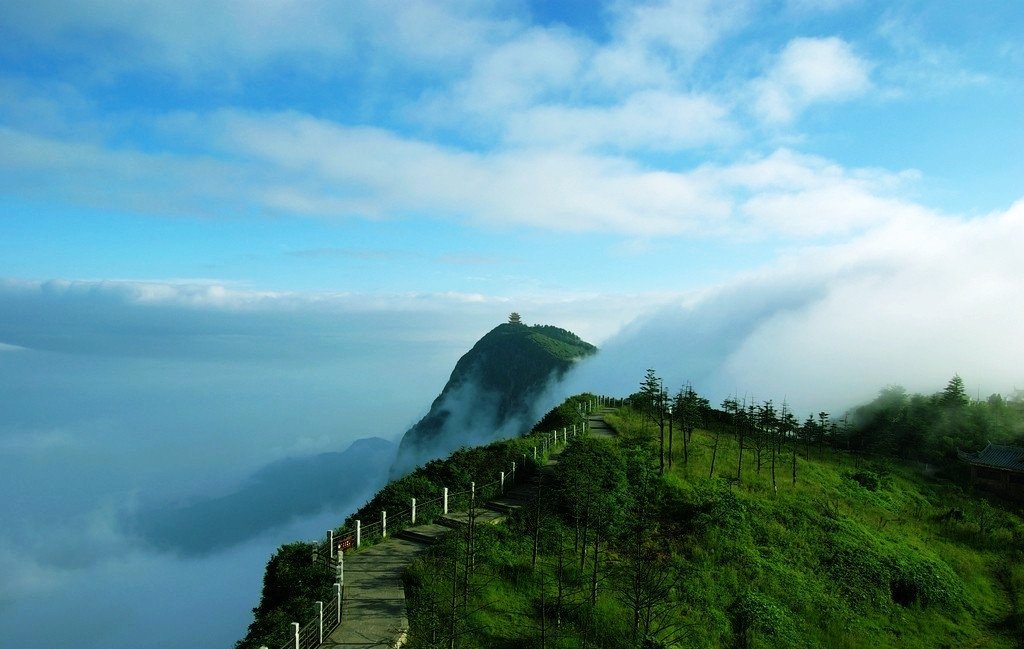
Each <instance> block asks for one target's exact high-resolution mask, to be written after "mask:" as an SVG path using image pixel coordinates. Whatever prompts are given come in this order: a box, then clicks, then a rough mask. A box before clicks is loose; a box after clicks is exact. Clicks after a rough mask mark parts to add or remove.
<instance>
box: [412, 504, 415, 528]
mask: <svg viewBox="0 0 1024 649" xmlns="http://www.w3.org/2000/svg"><path fill="white" fill-rule="evenodd" d="M412 524H413V525H415V524H416V499H415V498H413V499H412Z"/></svg>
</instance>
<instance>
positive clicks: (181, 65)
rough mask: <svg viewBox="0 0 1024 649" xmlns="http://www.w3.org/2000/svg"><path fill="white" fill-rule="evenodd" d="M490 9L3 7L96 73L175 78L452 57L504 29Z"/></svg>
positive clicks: (213, 2) (412, 2)
mask: <svg viewBox="0 0 1024 649" xmlns="http://www.w3.org/2000/svg"><path fill="white" fill-rule="evenodd" d="M500 9H501V8H500V6H497V5H495V4H493V3H485V2H477V3H473V2H454V3H453V2H449V3H438V2H428V1H422V0H405V1H403V2H363V1H358V0H355V1H351V2H345V3H333V2H324V1H322V0H271V1H267V2H260V3H250V2H238V1H237V0H182V1H181V2H174V3H166V2H125V1H123V0H117V1H114V2H106V1H102V0H86V1H84V2H76V3H74V4H70V5H69V4H67V3H63V2H52V1H48V0H41V1H40V2H33V3H22V4H19V5H17V6H12V7H11V11H8V12H6V13H5V15H6V17H7V24H8V26H9V27H10V28H12V29H14V30H15V31H16V33H19V35H20V36H21V37H22V38H25V39H27V40H29V41H33V42H37V43H40V44H43V45H45V46H47V47H50V48H53V49H55V50H57V51H70V52H74V53H75V54H76V55H79V56H82V57H84V58H85V59H86V60H88V61H89V62H90V63H91V64H92V65H91V68H92V70H97V71H98V72H97V74H98V75H100V76H102V75H104V74H105V75H119V74H122V73H125V72H134V71H137V70H139V69H143V68H149V67H152V68H157V69H160V70H164V71H170V72H172V73H173V74H175V75H177V76H178V77H179V78H181V79H184V80H203V81H204V82H209V81H211V79H216V80H218V81H220V82H224V81H225V80H226V81H227V82H229V83H234V82H235V81H237V79H236V78H235V76H236V75H239V74H245V73H248V72H251V71H253V70H254V69H256V68H258V67H260V66H264V65H268V64H273V63H276V62H287V63H289V64H290V65H294V66H297V67H298V68H299V69H302V70H303V71H304V72H305V73H311V72H313V73H317V74H327V73H333V72H338V71H340V70H344V68H345V66H347V65H351V64H352V63H353V62H356V61H363V60H364V57H365V55H366V54H367V52H372V53H373V54H374V56H373V60H372V62H373V63H374V64H378V65H379V64H381V63H384V62H391V61H393V60H399V61H402V62H403V63H404V64H407V65H411V66H412V67H417V66H427V67H431V68H436V69H442V68H443V67H444V66H451V65H462V64H464V62H465V61H466V59H467V57H469V56H471V55H472V54H474V53H475V52H477V51H478V49H479V48H480V47H481V46H482V45H483V44H485V43H486V42H488V41H490V40H492V39H495V38H503V37H507V35H508V34H509V33H510V32H511V30H512V29H513V28H514V26H515V23H514V21H512V20H510V19H508V18H505V17H503V16H502V15H501V12H500ZM439 34H443V35H444V36H443V38H440V37H439ZM310 60H316V61H317V65H316V66H312V65H310V64H309V61H310Z"/></svg>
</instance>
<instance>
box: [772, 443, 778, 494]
mask: <svg viewBox="0 0 1024 649" xmlns="http://www.w3.org/2000/svg"><path fill="white" fill-rule="evenodd" d="M775 442H776V438H772V446H771V451H772V490H773V491H774V492H775V493H779V487H778V485H777V484H776V483H775Z"/></svg>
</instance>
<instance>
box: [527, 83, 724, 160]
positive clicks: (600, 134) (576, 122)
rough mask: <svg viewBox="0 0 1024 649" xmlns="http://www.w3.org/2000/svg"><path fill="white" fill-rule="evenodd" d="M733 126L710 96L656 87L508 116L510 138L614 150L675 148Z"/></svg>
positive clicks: (718, 138) (716, 138)
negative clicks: (608, 100) (613, 99)
mask: <svg viewBox="0 0 1024 649" xmlns="http://www.w3.org/2000/svg"><path fill="white" fill-rule="evenodd" d="M737 133H738V129H737V128H736V126H735V125H733V124H732V123H731V122H730V119H729V112H728V110H727V109H726V108H725V107H724V106H722V105H721V104H720V103H719V102H717V101H716V100H715V99H714V98H712V97H708V96H702V95H682V94H673V93H666V92H660V91H644V92H638V93H636V94H633V95H631V96H630V97H629V98H628V99H626V100H625V101H624V102H622V103H620V104H617V105H613V106H607V107H605V106H597V105H588V106H581V107H576V106H564V105H545V106H537V107H535V108H532V109H529V110H526V111H521V112H518V113H515V114H513V115H512V116H510V118H509V120H508V128H507V138H508V140H509V141H510V142H512V143H514V144H525V145H530V146H537V145H544V146H552V145H554V146H560V147H569V148H574V149H576V148H591V147H600V146H603V145H607V146H609V147H611V148H613V149H620V150H631V149H641V150H655V151H657V150H670V151H671V150H677V149H687V148H691V147H699V146H704V145H708V144H715V143H720V142H727V141H729V140H732V139H735V138H736V136H737Z"/></svg>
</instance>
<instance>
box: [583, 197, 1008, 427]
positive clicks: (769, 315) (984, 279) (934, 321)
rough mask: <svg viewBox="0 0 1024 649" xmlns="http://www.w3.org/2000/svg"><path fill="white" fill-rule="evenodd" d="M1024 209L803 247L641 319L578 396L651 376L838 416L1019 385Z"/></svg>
mask: <svg viewBox="0 0 1024 649" xmlns="http://www.w3.org/2000/svg"><path fill="white" fill-rule="evenodd" d="M1021 240H1024V201H1021V202H1018V203H1016V204H1015V205H1013V206H1012V207H1011V208H1010V209H1008V210H1007V211H1005V212H1003V213H997V214H992V215H989V216H986V217H982V218H976V219H970V220H965V219H953V218H945V217H937V216H934V215H927V214H918V215H915V216H909V217H907V218H904V219H900V220H898V221H893V222H889V223H887V224H885V225H884V226H881V227H878V228H876V229H874V230H872V231H871V232H868V233H866V234H864V235H863V236H860V237H858V238H856V239H853V240H851V241H849V242H847V243H843V244H837V245H833V246H828V247H823V248H818V249H808V250H805V251H803V252H801V253H798V254H795V255H794V256H792V257H789V258H786V259H784V260H782V261H779V262H776V263H774V264H772V265H770V266H768V267H766V268H764V269H762V270H761V271H759V272H756V273H752V274H748V275H746V276H743V277H740V278H737V279H736V280H734V281H732V282H730V283H728V284H726V285H723V286H719V287H714V288H710V289H707V290H705V291H704V292H702V293H701V294H697V295H693V296H690V298H689V299H688V300H687V301H685V302H677V303H676V304H673V305H671V306H666V307H664V308H662V309H660V310H658V311H655V312H654V313H652V314H649V315H647V316H643V317H641V318H639V319H638V320H637V321H636V322H634V323H632V324H631V325H629V326H628V327H626V328H625V329H624V330H623V332H622V334H621V335H620V336H617V337H615V338H612V339H611V340H609V341H607V342H606V344H605V346H604V351H603V352H602V354H601V355H600V356H598V358H597V359H595V361H594V362H593V363H591V364H589V365H588V366H584V367H582V368H581V369H580V374H579V376H578V377H577V378H576V379H575V380H576V383H574V384H573V387H574V388H579V387H582V386H583V385H588V386H590V389H595V388H597V389H610V390H615V391H616V393H627V394H628V393H629V392H632V391H635V389H636V387H635V386H636V385H638V383H639V380H640V379H641V378H642V376H643V372H644V370H645V369H646V368H647V367H654V368H656V369H657V370H658V371H659V373H660V374H662V375H663V376H664V378H665V381H666V385H672V386H679V385H682V384H683V383H685V382H686V381H687V380H692V381H693V382H694V384H695V387H696V388H697V389H698V390H699V391H703V392H705V393H706V394H707V396H709V397H711V398H712V400H713V401H715V402H716V403H717V402H718V401H720V400H721V399H722V398H724V397H725V396H727V395H729V394H731V393H733V392H734V391H735V392H738V393H739V394H741V395H743V394H748V395H753V396H754V397H755V398H757V399H775V400H776V402H779V401H781V400H782V399H784V398H786V399H788V400H789V402H790V404H792V405H795V406H796V407H797V408H798V411H810V410H814V411H817V410H818V409H821V408H825V409H826V410H830V411H832V412H842V410H843V409H845V408H848V407H850V406H853V405H855V404H856V403H859V402H863V401H865V400H868V399H870V398H871V397H872V395H873V394H874V392H875V391H877V390H878V389H880V388H882V387H884V386H886V385H889V384H903V385H905V386H906V387H907V388H908V389H910V390H912V391H922V392H932V391H937V390H939V389H941V387H942V386H943V385H945V382H946V381H947V380H948V379H949V377H951V376H952V375H953V374H954V373H959V374H960V375H961V376H962V377H963V378H964V380H965V381H967V382H968V385H969V387H970V388H971V389H972V391H974V390H979V391H980V392H981V394H982V396H986V395H987V394H989V393H991V392H1003V393H1008V392H1010V391H1012V389H1013V388H1014V387H1015V386H1019V385H1022V384H1024V370H1022V369H1021V368H1022V367H1024V349H1022V347H1021V346H1020V344H1019V337H1020V333H1019V326H1018V325H1019V323H1020V322H1021V321H1022V319H1024V306H1022V305H1021V302H1020V300H1019V299H1018V298H1019V296H1020V295H1021V294H1024V258H1022V257H1021V256H1020V254H1019V250H1018V248H1019V245H1018V242H1019V241H1021Z"/></svg>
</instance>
